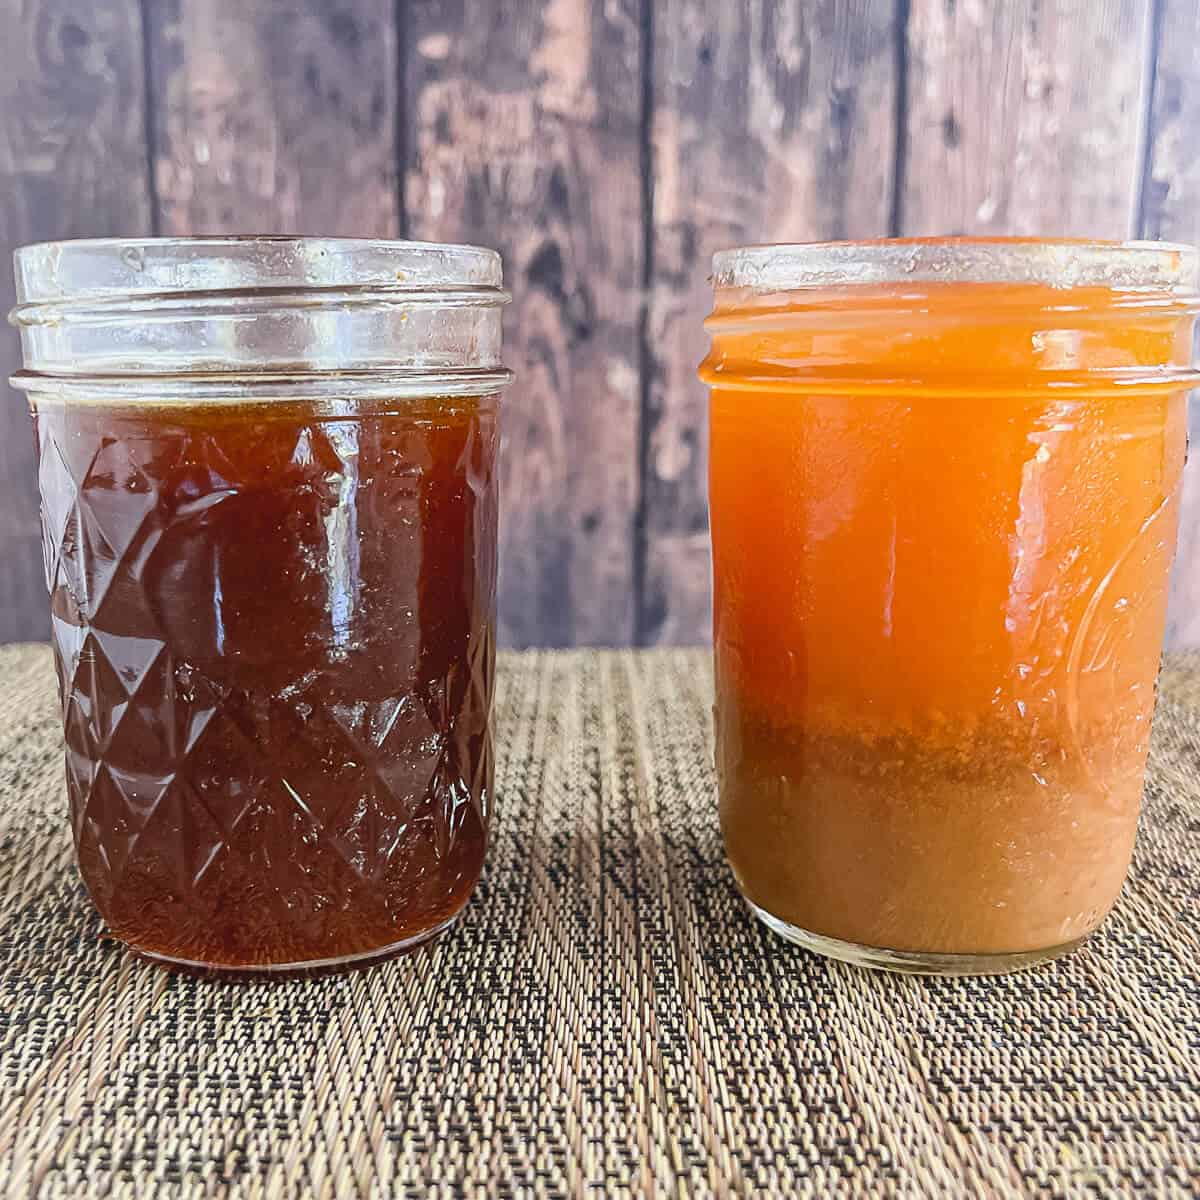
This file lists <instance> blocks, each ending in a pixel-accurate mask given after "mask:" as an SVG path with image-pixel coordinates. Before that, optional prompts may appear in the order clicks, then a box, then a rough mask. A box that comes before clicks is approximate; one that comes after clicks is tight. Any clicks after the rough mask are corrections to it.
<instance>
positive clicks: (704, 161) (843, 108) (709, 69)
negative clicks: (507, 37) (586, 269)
mask: <svg viewBox="0 0 1200 1200" xmlns="http://www.w3.org/2000/svg"><path fill="white" fill-rule="evenodd" d="M895 36H896V29H895V11H894V7H893V5H891V4H884V3H871V2H869V0H860V2H856V0H821V2H820V3H816V4H805V5H801V4H797V3H771V2H769V0H749V2H747V3H742V4H726V5H721V6H719V7H718V8H714V7H713V6H711V5H708V4H705V3H703V2H702V0H666V2H665V3H660V4H656V5H655V6H654V56H653V172H654V173H653V192H654V205H653V263H654V281H653V288H652V290H651V293H650V317H649V325H648V335H649V336H648V342H649V348H650V356H651V358H650V367H651V370H652V374H651V377H650V380H649V384H650V386H649V390H648V405H647V409H648V411H647V414H646V419H647V427H646V430H645V437H646V439H647V441H646V447H645V479H644V481H643V487H644V489H645V499H644V539H645V541H644V547H643V552H644V555H645V570H644V576H645V589H644V595H643V598H642V609H641V613H640V620H639V632H640V636H641V640H642V641H645V642H663V643H691V642H701V641H706V640H707V639H708V637H709V632H710V631H709V625H710V618H709V608H710V601H709V573H710V568H709V548H708V516H707V504H706V492H707V478H706V477H707V451H706V434H705V425H706V420H705V412H706V403H707V401H706V396H705V391H704V389H703V388H702V387H701V386H700V384H699V383H698V382H697V380H696V366H697V364H698V363H699V361H700V359H701V358H702V357H703V356H704V352H705V349H706V346H707V339H706V337H705V335H704V331H703V328H702V326H701V322H702V320H703V318H704V316H705V314H706V313H707V311H708V310H709V308H710V307H711V301H712V294H711V291H710V288H709V285H708V281H707V276H708V273H709V260H710V257H711V255H712V252H713V251H714V250H716V249H720V248H722V247H725V246H730V245H737V244H740V243H746V242H772V241H807V240H812V239H820V238H845V237H872V236H880V235H883V234H886V233H887V231H888V219H889V211H890V207H891V188H892V176H893V169H892V168H893V148H894V144H895V132H894V129H895V125H894V111H895V88H896V56H895V40H894V39H895Z"/></svg>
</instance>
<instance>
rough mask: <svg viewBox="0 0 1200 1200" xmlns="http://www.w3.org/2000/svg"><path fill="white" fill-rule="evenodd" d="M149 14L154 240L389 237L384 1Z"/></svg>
mask: <svg viewBox="0 0 1200 1200" xmlns="http://www.w3.org/2000/svg"><path fill="white" fill-rule="evenodd" d="M148 13H149V16H150V46H151V54H150V61H151V93H152V103H153V108H154V113H155V120H154V143H155V144H154V161H155V170H156V178H157V185H158V192H159V196H160V203H161V214H162V232H163V233H168V234H169V233H176V234H189V233H273V232H280V233H326V234H346V235H355V236H364V237H387V236H394V235H395V234H396V233H397V231H398V230H399V228H400V213H399V208H398V203H397V186H396V166H395V139H396V110H397V104H396V93H397V79H398V70H397V60H396V55H397V48H396V32H395V27H394V22H393V4H392V3H391V0H337V2H336V3H332V4H331V3H326V2H325V0H271V2H270V3H265V4H257V3H247V2H246V0H155V2H154V3H152V4H150V5H149V6H148Z"/></svg>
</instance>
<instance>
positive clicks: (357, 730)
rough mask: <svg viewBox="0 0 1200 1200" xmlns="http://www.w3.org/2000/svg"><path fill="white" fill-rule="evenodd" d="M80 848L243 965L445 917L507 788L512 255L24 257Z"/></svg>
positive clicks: (188, 247) (412, 247)
mask: <svg viewBox="0 0 1200 1200" xmlns="http://www.w3.org/2000/svg"><path fill="white" fill-rule="evenodd" d="M16 268H17V297H18V305H17V307H16V309H14V311H13V315H12V320H13V322H14V323H15V324H16V325H17V326H18V328H19V329H20V332H21V340H22V346H23V350H24V362H25V370H24V371H22V372H21V373H20V374H19V375H18V376H17V377H16V378H15V379H14V381H13V382H14V383H15V384H16V386H17V387H19V388H23V389H24V390H25V391H26V392H27V393H28V398H29V402H30V406H31V409H32V412H33V417H34V423H35V427H36V432H37V443H38V451H39V482H40V490H41V501H42V527H43V534H44V546H45V561H46V578H47V582H48V585H49V588H50V609H51V622H52V629H53V641H54V649H55V656H56V660H57V664H58V673H59V680H60V684H61V698H62V718H63V727H64V731H65V740H66V761H67V786H68V796H69V802H70V810H71V819H72V825H73V829H74V837H75V846H76V850H77V852H78V859H79V867H80V871H81V873H82V875H83V879H84V881H85V883H86V884H87V887H88V889H89V891H90V892H91V895H92V898H93V899H94V901H95V903H96V906H97V908H98V909H99V910H100V913H101V914H102V916H103V917H104V919H105V921H106V922H107V924H108V927H109V929H110V930H111V931H112V933H113V934H114V935H115V936H116V937H118V938H120V939H121V940H122V941H124V942H126V943H128V945H129V946H131V947H132V948H133V949H134V950H136V951H138V952H140V953H141V954H143V955H147V956H149V957H151V958H155V959H159V960H163V961H166V962H169V963H174V964H179V965H182V966H188V967H201V968H215V969H225V970H231V971H280V970H283V971H287V970H309V969H318V968H330V967H336V966H340V965H345V964H351V963H358V962H363V961H369V960H372V959H375V958H379V957H382V956H386V955H389V954H392V953H395V952H398V951H400V950H403V949H405V948H407V947H410V946H412V945H414V944H416V943H418V942H420V941H422V940H424V939H426V938H428V937H430V936H432V935H434V934H436V933H437V932H439V931H440V930H442V929H444V928H445V927H446V926H447V925H448V924H449V923H450V922H451V921H453V920H454V918H455V917H456V916H457V914H458V913H459V911H460V909H461V908H462V906H463V905H464V904H465V902H466V900H467V898H468V896H469V895H470V893H471V891H472V889H473V887H474V886H475V882H476V879H477V878H478V875H479V872H480V868H481V866H482V864H483V859H484V851H485V848H486V845H487V834H488V818H489V813H490V809H491V804H492V734H491V728H490V715H489V714H490V705H491V697H492V680H493V669H494V668H493V664H494V632H493V631H494V618H495V596H496V474H495V459H496V445H497V415H498V414H497V399H498V395H499V393H500V391H501V389H502V388H503V387H504V386H505V384H506V382H507V380H508V373H507V372H506V371H504V370H503V369H502V368H501V366H500V341H501V332H500V307H501V305H502V303H503V302H504V301H505V299H506V298H507V297H506V295H505V293H504V292H503V291H502V290H501V265H500V259H499V256H498V255H496V254H495V253H494V252H492V251H490V250H483V249H478V248H474V247H467V246H436V245H425V244H421V243H415V242H384V241H366V240H357V239H322V238H299V237H296V238H293V237H285V238H257V237H256V238H194V239H175V238H172V239H149V240H98V241H79V242H60V243H56V244H44V245H35V246H27V247H25V248H23V249H21V250H19V251H18V252H17V255H16Z"/></svg>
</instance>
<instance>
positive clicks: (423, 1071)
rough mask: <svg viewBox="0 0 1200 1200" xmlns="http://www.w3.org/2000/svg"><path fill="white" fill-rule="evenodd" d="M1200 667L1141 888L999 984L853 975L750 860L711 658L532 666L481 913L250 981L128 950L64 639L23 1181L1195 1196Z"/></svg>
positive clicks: (7, 1125)
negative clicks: (716, 748) (70, 810)
mask: <svg viewBox="0 0 1200 1200" xmlns="http://www.w3.org/2000/svg"><path fill="white" fill-rule="evenodd" d="M1197 668H1200V663H1197V664H1189V663H1188V662H1187V661H1180V660H1177V661H1175V662H1173V663H1171V664H1169V666H1168V669H1167V671H1166V673H1165V675H1164V681H1163V689H1162V701H1161V704H1160V708H1159V713H1158V718H1157V725H1156V735H1155V743H1154V752H1153V758H1152V765H1151V772H1150V783H1149V788H1148V798H1147V811H1146V816H1145V820H1144V823H1143V828H1142V833H1141V838H1140V842H1139V849H1138V854H1137V862H1136V867H1135V871H1134V875H1133V878H1132V880H1131V882H1130V884H1129V886H1128V887H1127V888H1126V891H1125V894H1124V896H1123V897H1122V899H1121V901H1120V904H1119V905H1118V908H1117V911H1116V912H1115V914H1114V915H1113V917H1112V918H1111V919H1110V920H1109V921H1108V923H1107V924H1106V925H1105V927H1104V929H1103V932H1102V933H1101V934H1100V935H1098V936H1097V937H1095V938H1094V939H1093V940H1092V941H1091V943H1090V944H1089V945H1088V946H1087V947H1086V948H1085V949H1084V950H1083V951H1081V952H1080V953H1077V954H1076V955H1074V956H1073V957H1070V958H1068V959H1066V960H1063V961H1060V962H1059V963H1056V964H1053V965H1051V966H1048V967H1045V968H1042V969H1039V970H1036V971H1034V972H1032V973H1028V974H1024V975H1018V976H1011V977H1007V978H1001V979H992V980H940V981H939V980H932V981H930V980H918V979H910V978H898V977H892V976H883V975H872V974H868V973H865V972H862V971H858V970H855V969H852V968H849V967H844V966H840V965H837V964H831V963H826V962H823V961H821V960H820V959H817V958H814V957H812V956H810V955H808V954H806V953H804V952H803V951H801V950H798V949H796V948H793V947H791V946H788V945H786V944H784V943H782V942H780V941H778V940H776V939H775V938H773V937H772V936H770V935H769V934H767V933H766V932H764V930H762V929H761V928H760V927H759V926H758V925H757V924H756V923H755V922H754V921H753V920H752V919H751V917H750V916H749V915H748V913H747V912H746V910H745V909H744V908H743V906H742V905H741V903H740V902H739V900H738V897H737V895H736V893H735V891H734V887H733V884H732V881H731V879H730V876H729V873H728V871H727V869H726V867H725V865H724V862H723V860H722V855H721V845H720V838H719V833H718V829H717V824H716V815H715V804H714V797H713V773H712V769H711V766H710V756H711V745H710V733H709V717H708V708H709V704H710V690H711V675H710V672H709V668H708V658H707V656H706V655H705V654H703V653H700V652H689V651H682V652H681V651H675V652H655V653H647V654H631V653H569V654H531V655H521V656H509V657H506V658H503V660H502V665H501V673H500V684H499V699H498V714H497V715H498V722H499V726H498V733H499V745H500V756H499V768H498V770H499V774H498V780H497V793H498V805H497V812H498V818H497V821H496V826H495V841H494V844H493V847H492V850H491V857H490V861H489V865H488V869H487V872H486V874H485V877H484V880H483V882H482V884H481V885H480V888H479V891H478V893H477V894H476V897H475V899H474V901H473V902H472V903H471V905H470V906H469V908H468V910H467V913H466V915H465V917H464V918H463V920H462V921H461V922H460V923H459V925H458V926H457V927H456V928H455V929H454V930H453V931H452V932H451V933H450V934H448V935H447V936H446V937H445V938H444V939H443V940H442V941H441V942H440V943H439V944H437V945H436V946H435V947H434V948H432V949H429V950H425V951H420V952H417V953H415V954H413V955H411V956H409V957H407V958H403V959H399V960H397V961H394V962H391V963H388V964H386V965H384V966H381V967H377V968H375V969H373V970H369V971H366V972H362V973H359V974H355V975H348V976H340V977H332V978H326V979H320V980H315V981H307V982H290V983H276V984H253V985H247V984H222V983H214V982H210V981H204V980H197V979H193V978H187V977H182V976H173V975H169V974H166V973H164V972H163V971H160V970H158V969H156V968H154V967H152V966H148V965H145V964H142V963H140V962H138V961H135V960H134V959H132V958H130V957H129V956H128V955H126V954H125V953H124V952H123V951H122V950H121V948H120V947H119V946H117V945H115V944H114V943H112V942H111V941H108V940H106V939H105V937H104V936H103V929H102V927H101V925H100V923H99V921H98V919H97V917H96V916H95V915H94V913H93V912H92V910H91V908H90V906H89V903H88V900H87V897H86V896H85V894H84V892H83V889H82V886H81V885H80V883H79V880H78V878H77V876H76V874H75V871H74V868H73V866H72V859H71V847H70V838H69V833H68V828H67V824H66V821H65V818H64V800H63V789H62V784H61V780H60V776H61V765H60V751H59V733H58V723H57V714H56V708H55V700H54V694H53V692H54V687H53V672H52V669H51V665H50V657H49V652H48V651H47V650H46V649H44V648H42V647H10V648H8V649H6V650H3V651H0V1195H2V1196H5V1197H17V1196H24V1195H31V1194H37V1195H48V1196H70V1197H83V1196H110V1195H111V1196H130V1197H139V1198H140V1197H156V1196H168V1197H174V1196H187V1197H201V1196H203V1197H212V1196H224V1195H228V1196H264V1197H291V1196H306V1195H313V1196H349V1197H383V1196H422V1197H423V1196H426V1195H446V1196H452V1195H471V1196H476V1195H479V1196H485V1195H499V1196H524V1195H549V1196H580V1195H611V1196H627V1195H639V1196H641V1195H656V1194H663V1195H665V1194H672V1195H676V1196H678V1195H730V1194H750V1193H755V1194H766V1195H771V1194H775V1195H782V1194H789V1193H793V1192H794V1193H798V1194H809V1195H819V1194H826V1193H829V1192H839V1193H840V1192H854V1193H860V1194H861V1193H866V1194H898V1195H924V1194H933V1193H939V1194H948V1193H949V1194H955V1195H964V1194H977V1195H1009V1194H1029V1193H1037V1192H1046V1193H1051V1194H1083V1193H1085V1192H1088V1193H1091V1194H1095V1193H1097V1192H1099V1193H1101V1194H1114V1193H1119V1192H1121V1193H1137V1194H1185V1193H1188V1194H1190V1193H1192V1192H1193V1191H1194V1190H1196V1189H1197V1188H1200V1146H1198V1145H1197V1139H1198V1136H1200V1095H1198V1093H1200V983H1198V980H1197V962H1198V961H1200V902H1198V900H1200V865H1198V863H1200V669H1197Z"/></svg>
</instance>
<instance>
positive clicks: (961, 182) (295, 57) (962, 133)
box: [0, 0, 1200, 646]
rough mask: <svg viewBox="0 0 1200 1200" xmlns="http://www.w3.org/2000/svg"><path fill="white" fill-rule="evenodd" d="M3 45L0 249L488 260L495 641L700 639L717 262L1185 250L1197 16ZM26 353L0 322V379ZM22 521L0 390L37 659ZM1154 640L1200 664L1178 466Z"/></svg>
mask: <svg viewBox="0 0 1200 1200" xmlns="http://www.w3.org/2000/svg"><path fill="white" fill-rule="evenodd" d="M0 30H3V42H2V44H0V253H2V254H5V255H6V254H7V252H8V251H10V250H11V249H12V248H13V247H14V246H17V245H19V244H21V243H22V242H27V241H32V240H37V239H42V238H57V237H78V236H85V235H100V234H135V233H150V232H154V233H216V232H227V231H238V232H247V231H255V232H318V231H321V232H328V233H344V234H360V235H397V234H401V235H407V236H412V237H420V238H428V239H438V240H469V241H479V242H483V243H486V244H490V245H495V246H497V247H498V248H499V249H500V250H501V251H502V252H503V253H504V256H505V262H506V269H507V274H508V278H509V281H510V285H511V287H512V289H513V291H514V292H515V294H516V297H517V298H516V301H515V302H514V304H513V305H512V306H511V307H510V311H509V313H508V317H507V320H508V326H507V338H508V357H509V361H510V364H511V365H512V366H513V368H514V369H515V370H516V372H517V383H516V385H515V386H514V388H513V390H512V392H511V394H510V396H509V398H508V402H507V411H506V421H507V424H506V430H505V444H504V451H503V454H504V458H503V464H502V483H503V487H504V497H505V509H504V529H503V545H502V563H503V567H502V588H501V592H502V595H501V636H502V639H503V640H504V642H505V643H506V644H508V645H515V646H526V645H573V644H608V645H623V644H629V643H635V644H649V643H657V642H677V643H678V642H682V643H686V642H696V641H703V640H706V639H707V636H708V620H709V594H708V570H709V566H708V541H707V516H706V510H705V501H704V497H705V474H706V461H705V430H704V410H705V403H706V398H705V394H704V390H703V389H702V388H701V387H700V386H699V384H698V383H697V382H696V380H695V373H694V372H695V366H696V363H697V362H698V360H699V359H700V357H701V355H702V353H703V348H704V334H703V330H702V329H701V325H700V322H701V320H702V318H703V316H704V313H705V311H706V309H707V307H708V302H709V293H708V287H707V282H706V278H705V276H706V274H707V261H708V257H709V255H710V254H711V252H712V251H713V250H714V249H716V248H718V247H721V246H725V245H729V244H732V243H738V242H745V241H774V240H801V239H812V238H842V237H867V236H878V235H884V234H905V233H957V232H971V233H996V234H1001V233H1041V234H1047V235H1052V234H1060V233H1067V232H1071V233H1076V234H1087V235H1094V236H1100V237H1130V236H1143V237H1152V238H1169V239H1172V240H1180V241H1191V242H1197V241H1200V4H1197V3H1196V0H1006V2H1005V3H1003V4H1000V3H995V4H992V3H986V2H984V0H740V2H739V3H736V4H730V3H722V2H718V0H707V2H706V0H659V2H658V3H655V2H654V0H496V2H495V3H489V4H474V3H470V0H253V2H251V0H91V2H90V3H80V2H72V0H0ZM11 286H12V285H11V279H10V276H9V273H8V271H7V270H0V307H3V308H5V309H7V308H8V307H9V305H10V304H11V301H12V293H11ZM17 359H18V353H17V344H16V338H15V336H14V334H13V333H12V331H11V330H8V329H7V328H6V329H5V330H4V331H3V332H0V375H4V376H6V375H7V374H9V373H10V372H11V371H12V370H13V369H14V368H15V367H16V366H17ZM1193 424H1194V426H1195V428H1194V432H1195V433H1196V434H1197V435H1200V421H1196V420H1195V419H1194V422H1193ZM35 495H36V481H35V472H34V456H33V449H32V442H31V438H30V435H29V430H28V420H27V417H26V415H25V412H24V406H23V402H22V400H21V399H20V397H19V396H18V395H17V394H16V393H12V392H9V393H7V394H6V395H5V398H4V403H3V405H2V406H0V641H8V640H16V639H23V638H41V637H44V636H45V632H46V618H45V615H44V613H45V596H44V592H43V587H42V581H41V561H40V559H41V554H40V548H39V541H38V536H37V530H36V511H35ZM1168 640H1169V641H1170V642H1171V644H1173V645H1175V646H1179V645H1200V466H1198V465H1197V462H1196V461H1195V459H1194V460H1193V463H1192V465H1191V467H1190V468H1189V472H1188V475H1187V483H1186V486H1185V516H1184V527H1183V533H1182V537H1181V545H1180V554H1179V560H1178V563H1177V566H1176V571H1175V577H1174V581H1173V593H1172V604H1171V614H1170V627H1169V634H1168Z"/></svg>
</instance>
